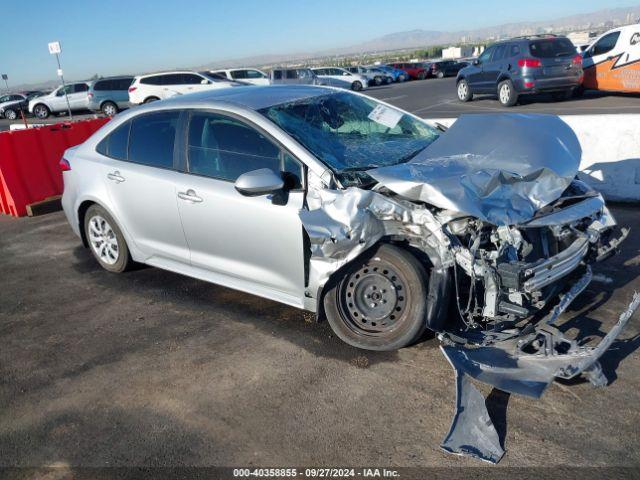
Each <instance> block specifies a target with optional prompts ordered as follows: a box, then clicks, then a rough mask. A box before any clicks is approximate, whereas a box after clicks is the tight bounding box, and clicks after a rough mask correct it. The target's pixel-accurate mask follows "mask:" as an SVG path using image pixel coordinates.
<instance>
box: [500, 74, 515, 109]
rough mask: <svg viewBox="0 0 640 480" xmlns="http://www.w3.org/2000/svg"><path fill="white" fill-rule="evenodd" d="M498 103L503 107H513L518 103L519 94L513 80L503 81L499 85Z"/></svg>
mask: <svg viewBox="0 0 640 480" xmlns="http://www.w3.org/2000/svg"><path fill="white" fill-rule="evenodd" d="M498 101H499V102H500V104H501V105H502V106H503V107H513V106H514V105H515V104H516V103H518V94H517V93H516V91H515V89H514V88H513V83H512V82H511V80H503V81H502V82H500V83H499V84H498Z"/></svg>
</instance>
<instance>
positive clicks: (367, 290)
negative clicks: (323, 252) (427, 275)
mask: <svg viewBox="0 0 640 480" xmlns="http://www.w3.org/2000/svg"><path fill="white" fill-rule="evenodd" d="M339 295H340V298H339V300H340V306H341V310H342V314H343V317H344V318H345V319H346V324H347V326H348V327H349V328H350V329H351V330H352V331H354V332H355V333H357V334H360V335H367V336H383V335H386V334H388V333H389V332H391V331H393V330H395V329H397V328H398V326H399V325H400V324H401V323H402V322H403V320H404V318H403V316H404V313H405V311H406V309H407V304H408V302H407V300H406V295H407V289H406V286H405V282H404V280H403V279H402V278H401V277H400V275H399V274H398V273H397V272H396V271H395V270H394V269H392V268H391V267H390V266H388V265H363V266H362V267H361V268H360V269H359V270H358V271H356V272H354V273H353V274H351V275H349V276H348V277H347V278H345V279H344V281H343V282H342V285H341V286H340V289H339Z"/></svg>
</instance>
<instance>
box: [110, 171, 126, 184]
mask: <svg viewBox="0 0 640 480" xmlns="http://www.w3.org/2000/svg"><path fill="white" fill-rule="evenodd" d="M107 178H108V179H109V180H113V181H114V182H116V183H122V182H124V180H125V178H124V177H123V176H122V175H120V172H119V171H118V170H116V171H115V172H113V173H109V174H107Z"/></svg>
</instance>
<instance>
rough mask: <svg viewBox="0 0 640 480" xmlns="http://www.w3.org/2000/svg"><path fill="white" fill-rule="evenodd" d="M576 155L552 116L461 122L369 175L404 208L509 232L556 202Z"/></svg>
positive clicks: (571, 137)
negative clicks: (446, 213)
mask: <svg viewBox="0 0 640 480" xmlns="http://www.w3.org/2000/svg"><path fill="white" fill-rule="evenodd" d="M581 155H582V149H581V148H580V143H579V142H578V139H577V137H576V135H575V133H574V132H573V130H571V128H570V127H569V126H568V125H567V124H566V123H564V122H563V121H562V120H560V118H558V117H557V116H555V115H539V114H534V115H527V114H497V115H463V116H461V117H460V118H459V119H458V120H457V121H456V122H455V123H454V124H453V125H452V126H451V128H450V129H449V130H447V131H446V132H445V133H443V134H442V135H441V136H440V138H438V140H436V141H435V142H434V143H433V144H431V145H430V146H429V147H427V148H426V149H425V150H424V151H422V152H421V153H420V154H419V155H417V156H416V157H415V158H414V159H412V160H411V161H409V162H407V163H403V164H399V165H393V166H389V167H380V168H376V169H373V170H368V171H367V173H368V174H369V175H371V177H373V178H374V179H375V180H376V181H378V182H379V183H380V184H381V185H383V186H385V187H387V188H388V189H389V190H391V191H393V192H395V193H397V194H398V195H402V196H404V197H406V198H408V199H409V200H414V201H422V202H425V203H429V204H431V205H434V206H436V207H440V208H445V209H451V210H455V211H458V212H462V213H465V214H468V215H472V216H474V217H477V218H479V219H481V220H484V221H487V222H490V223H493V224H495V225H514V224H519V223H524V222H526V221H528V220H530V219H531V218H533V216H534V215H535V213H536V211H537V210H539V209H540V208H542V207H544V206H545V205H548V204H549V203H551V202H553V201H554V200H556V199H558V198H559V197H560V195H561V194H562V192H564V190H565V189H566V188H567V187H568V186H569V184H570V183H571V181H572V180H573V178H574V177H575V175H576V173H577V172H578V167H579V165H580V157H581Z"/></svg>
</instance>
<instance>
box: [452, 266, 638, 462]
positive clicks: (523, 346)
mask: <svg viewBox="0 0 640 480" xmlns="http://www.w3.org/2000/svg"><path fill="white" fill-rule="evenodd" d="M590 280H591V270H590V269H587V271H586V273H585V275H584V276H583V277H582V278H581V279H579V280H578V281H577V282H576V283H575V284H574V286H573V288H572V289H571V290H569V292H567V293H566V294H565V295H564V296H563V297H562V298H561V300H560V302H559V303H558V305H557V306H556V307H555V308H554V309H553V310H552V311H551V312H550V313H549V315H548V316H547V317H545V318H544V319H543V320H542V321H540V322H539V323H538V324H537V325H536V326H535V327H530V328H527V327H525V328H524V329H523V330H521V331H517V330H514V331H512V334H511V335H509V333H510V332H507V331H503V332H501V334H500V335H499V336H497V337H496V336H495V335H494V336H491V334H490V332H487V333H488V335H487V339H488V340H487V341H486V342H474V343H473V344H471V343H468V344H461V343H457V342H453V341H451V339H450V337H448V336H447V335H446V334H444V335H442V336H441V340H442V341H443V345H442V346H441V347H440V348H441V350H442V352H443V354H444V355H445V357H446V358H447V360H449V363H451V366H452V367H453V368H454V370H455V374H456V380H457V383H456V387H457V390H456V395H457V399H456V413H455V416H454V418H453V421H452V424H451V428H450V429H449V433H448V434H447V436H446V437H445V439H444V441H443V443H442V445H441V447H442V448H443V449H444V450H445V451H447V452H450V453H456V454H460V455H470V456H473V457H476V458H479V459H481V460H485V461H488V462H491V463H497V462H498V461H499V460H500V459H501V458H502V455H503V454H504V450H503V449H502V447H501V445H500V442H499V439H498V434H497V432H496V430H495V428H494V426H493V423H492V422H491V419H490V417H489V413H488V411H487V409H486V406H485V400H484V398H483V396H482V394H481V393H480V392H479V391H478V390H477V389H476V387H475V386H474V385H473V383H472V382H471V380H470V377H471V378H474V379H475V380H477V381H480V382H483V383H486V384H489V385H491V386H493V387H495V388H497V389H500V390H503V391H505V392H509V393H515V394H520V395H526V396H528V397H532V398H540V397H541V396H542V394H543V393H544V391H545V390H546V389H547V387H548V386H549V385H550V384H551V382H553V381H554V379H555V378H563V379H571V378H575V377H577V376H578V375H580V374H584V375H585V377H586V378H587V379H588V380H589V381H590V382H591V383H592V384H593V385H594V386H598V387H600V386H605V385H606V384H607V378H606V377H605V376H604V374H603V372H602V368H601V366H600V363H599V362H598V359H599V358H600V357H601V356H602V354H603V353H604V352H605V351H606V350H607V349H608V348H609V347H610V346H611V344H612V343H613V342H614V340H615V339H616V338H617V337H618V335H619V334H620V332H621V331H622V329H623V328H624V327H625V325H626V324H627V322H628V321H629V319H630V318H631V316H632V315H633V314H634V313H635V311H636V310H637V309H638V307H639V306H640V294H638V293H635V294H634V296H633V299H632V301H631V303H630V304H629V305H628V306H627V308H626V309H625V311H624V312H622V314H621V315H620V317H619V318H618V321H617V322H616V324H615V325H614V326H613V328H612V329H611V330H610V331H609V333H608V334H607V335H606V336H605V337H604V338H603V339H602V340H601V341H600V343H599V344H598V345H597V346H595V347H586V346H581V345H580V344H579V343H578V341H577V340H571V339H568V338H566V337H565V336H564V335H563V334H562V333H561V332H560V331H559V330H558V329H557V328H555V327H554V326H552V323H554V322H555V321H556V320H557V318H558V317H559V315H560V314H561V313H562V312H563V311H564V310H565V309H566V308H567V306H568V305H569V304H570V303H571V301H572V300H573V299H574V298H575V297H576V296H577V295H578V294H579V293H580V292H581V291H582V290H583V289H584V288H585V287H586V286H587V285H588V283H589V281H590ZM527 330H528V331H527Z"/></svg>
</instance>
